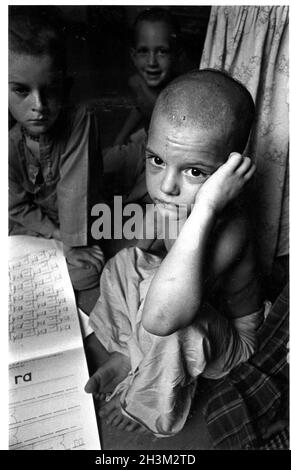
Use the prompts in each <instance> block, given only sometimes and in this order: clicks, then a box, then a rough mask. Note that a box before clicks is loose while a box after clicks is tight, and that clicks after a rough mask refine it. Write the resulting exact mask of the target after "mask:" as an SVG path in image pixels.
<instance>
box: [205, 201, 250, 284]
mask: <svg viewBox="0 0 291 470" xmlns="http://www.w3.org/2000/svg"><path fill="white" fill-rule="evenodd" d="M252 245H253V236H252V229H251V224H250V220H249V218H248V216H247V214H246V213H245V212H244V211H242V210H236V209H235V208H231V209H229V210H228V211H226V212H225V214H224V215H223V217H222V218H221V219H220V220H219V221H218V223H217V225H216V227H215V229H214V232H213V236H212V239H211V242H210V252H211V255H212V259H213V262H212V266H213V274H214V277H217V276H220V275H221V274H223V273H224V272H226V271H227V270H228V269H229V268H231V266H233V265H237V264H238V263H240V262H242V261H243V259H245V258H246V256H247V257H248V258H249V257H250V251H252Z"/></svg>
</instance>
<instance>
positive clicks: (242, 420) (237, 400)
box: [203, 286, 289, 449]
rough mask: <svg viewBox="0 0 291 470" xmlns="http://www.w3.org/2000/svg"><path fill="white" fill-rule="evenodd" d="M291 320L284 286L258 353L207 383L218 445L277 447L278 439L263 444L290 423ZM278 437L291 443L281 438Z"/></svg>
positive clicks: (208, 414)
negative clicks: (278, 426)
mask: <svg viewBox="0 0 291 470" xmlns="http://www.w3.org/2000/svg"><path fill="white" fill-rule="evenodd" d="M288 318H289V308H288V286H286V287H285V289H284V290H283V292H282V293H281V295H280V296H279V297H278V299H277V301H276V302H275V304H274V305H273V307H272V309H271V311H270V313H269V315H268V317H267V319H266V320H265V322H264V324H263V326H262V327H261V329H260V330H259V333H258V336H259V338H258V340H259V347H258V352H257V353H255V354H254V355H253V356H252V357H251V358H250V359H249V360H248V361H247V362H245V363H243V364H240V365H239V366H237V367H235V368H234V369H233V370H232V371H231V372H230V373H229V375H228V376H227V377H226V378H225V379H223V380H219V381H216V382H214V381H211V382H210V381H208V383H207V384H206V385H207V389H208V390H209V397H208V400H207V404H206V406H205V410H204V413H205V418H206V422H207V425H208V430H209V432H210V434H211V436H212V439H213V445H214V447H216V448H219V449H243V448H248V449H258V448H260V447H262V446H264V445H275V444H274V442H275V441H274V439H275V437H273V436H271V438H272V439H271V440H273V441H274V442H273V444H271V440H270V438H268V440H267V439H266V440H264V438H263V436H264V435H265V434H266V433H268V431H269V428H270V425H271V424H273V423H275V422H278V421H280V420H281V421H284V420H285V421H286V420H287V419H288V416H287V414H288V407H289V400H288V393H289V389H288V385H289V367H288V363H287V354H288V349H287V348H288V340H289V334H288V331H289V330H288ZM204 386H205V384H203V387H204ZM284 435H285V437H286V432H285V434H284ZM278 439H280V440H281V442H285V445H288V444H287V439H285V438H284V437H283V434H282V436H281V438H280V437H279V435H278ZM278 439H277V440H278ZM275 440H276V439H275ZM282 445H283V444H282ZM285 448H286V447H285Z"/></svg>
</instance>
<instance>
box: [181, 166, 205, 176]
mask: <svg viewBox="0 0 291 470" xmlns="http://www.w3.org/2000/svg"><path fill="white" fill-rule="evenodd" d="M185 174H186V175H189V176H192V177H193V178H203V177H204V178H205V177H206V175H205V173H203V172H202V171H201V170H199V168H189V169H188V170H185Z"/></svg>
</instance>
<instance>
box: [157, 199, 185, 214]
mask: <svg viewBox="0 0 291 470" xmlns="http://www.w3.org/2000/svg"><path fill="white" fill-rule="evenodd" d="M154 203H155V204H156V205H158V206H161V207H163V209H167V210H172V211H173V210H174V211H177V210H178V209H179V207H180V206H179V205H178V204H174V203H173V202H167V201H163V200H162V199H158V198H155V199H154Z"/></svg>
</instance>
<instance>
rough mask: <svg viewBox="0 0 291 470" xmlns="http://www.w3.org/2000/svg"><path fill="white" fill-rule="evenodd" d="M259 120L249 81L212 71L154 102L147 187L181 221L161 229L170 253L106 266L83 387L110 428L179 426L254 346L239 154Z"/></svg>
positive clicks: (254, 290)
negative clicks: (197, 397)
mask: <svg viewBox="0 0 291 470" xmlns="http://www.w3.org/2000/svg"><path fill="white" fill-rule="evenodd" d="M253 118H254V103H253V100H252V98H251V95H250V94H249V92H248V91H247V89H246V88H245V87H244V86H243V85H241V84H240V83H238V82H236V81H235V80H233V79H232V78H231V77H230V76H228V75H227V74H225V73H222V72H218V71H214V70H200V71H194V72H191V73H189V74H186V75H184V76H182V77H179V78H178V79H176V80H175V81H173V82H172V83H171V84H170V85H169V86H168V87H167V88H165V89H164V90H163V92H162V93H161V94H160V96H159V98H158V100H157V103H156V106H155V109H154V112H153V116H152V119H151V124H150V129H149V136H148V142H147V150H146V178H147V188H148V192H149V195H150V196H151V198H152V201H153V203H154V209H155V210H156V211H157V213H158V215H159V222H160V223H163V222H164V221H165V220H167V221H168V223H169V224H170V225H175V224H178V225H179V227H180V230H179V233H178V236H177V237H176V239H172V238H170V237H169V236H168V235H167V233H166V235H165V238H164V244H165V248H166V250H167V254H166V256H164V257H163V258H162V257H160V256H157V255H154V254H152V253H149V252H146V251H142V250H140V249H139V248H138V247H135V248H129V249H125V250H122V251H121V252H119V253H118V254H117V256H116V257H115V258H113V259H112V260H110V261H109V262H108V264H107V266H106V267H105V269H104V271H103V275H102V279H101V296H100V299H99V300H98V302H97V304H96V306H95V307H94V309H93V311H92V313H91V325H92V326H93V328H94V330H95V333H96V337H97V338H98V344H99V342H101V344H102V348H103V349H102V348H99V351H100V350H102V351H103V353H104V356H103V358H104V362H103V364H102V365H101V367H99V368H98V369H97V371H96V372H95V374H93V375H92V377H91V378H90V380H89V382H88V383H87V385H86V391H87V392H89V393H93V394H95V396H96V397H98V399H99V400H100V415H101V416H105V417H106V418H107V421H108V422H110V423H111V424H112V425H116V426H118V427H121V428H124V429H127V430H133V429H135V428H136V427H137V426H139V427H141V428H142V429H148V430H150V431H151V432H153V433H154V434H155V435H157V436H169V435H173V434H175V433H177V432H179V431H180V430H181V429H182V427H183V426H184V423H185V421H186V419H187V416H188V413H189V410H190V406H191V403H192V400H193V397H194V393H195V388H196V385H197V379H198V377H199V376H200V375H203V376H204V377H208V378H212V379H218V378H221V377H223V376H224V375H225V374H227V373H228V372H229V371H230V370H231V369H232V368H233V367H234V366H236V365H237V364H239V363H240V362H243V361H246V360H247V359H248V358H249V357H250V356H251V355H252V354H253V352H254V351H255V348H256V331H257V329H258V328H259V326H260V325H261V323H262V321H263V318H264V297H263V292H262V288H261V285H260V281H259V276H258V272H257V266H256V262H255V256H254V247H253V240H252V235H251V230H250V225H249V222H248V217H247V214H246V211H245V209H244V207H243V204H242V201H240V200H239V194H240V193H241V191H242V189H243V188H244V187H245V185H246V183H247V182H248V181H249V180H250V178H251V177H252V175H253V173H254V171H255V167H254V165H253V164H252V162H251V160H250V159H249V158H248V157H244V156H242V152H243V151H244V148H245V146H246V144H247V140H248V136H249V132H250V129H251V125H252V122H253ZM181 208H183V209H184V210H183V211H182V210H181ZM157 232H159V227H158V228H157ZM99 346H100V345H99ZM104 348H105V349H104ZM106 354H108V355H107V357H106ZM100 357H101V356H100ZM116 385H117V386H116ZM114 387H115V389H114ZM106 392H113V393H111V394H110V395H109V396H108V397H107V401H106V400H105V401H102V399H103V397H104V394H106Z"/></svg>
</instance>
